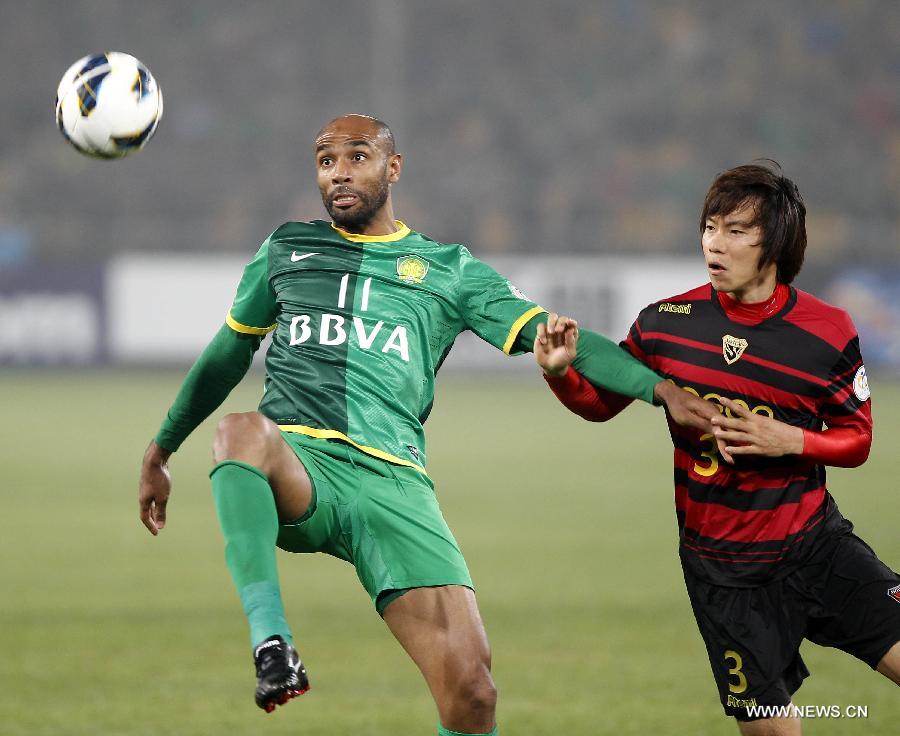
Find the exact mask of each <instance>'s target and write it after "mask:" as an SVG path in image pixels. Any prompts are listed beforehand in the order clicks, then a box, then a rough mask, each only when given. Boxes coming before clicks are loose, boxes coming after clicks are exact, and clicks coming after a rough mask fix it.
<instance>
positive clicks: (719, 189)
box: [700, 160, 806, 285]
mask: <svg viewBox="0 0 900 736" xmlns="http://www.w3.org/2000/svg"><path fill="white" fill-rule="evenodd" d="M734 215H740V217H737V218H733V220H734V221H736V222H738V223H739V224H740V225H746V226H747V227H748V228H752V229H754V232H758V234H759V242H758V245H759V256H758V269H759V270H760V271H763V270H765V269H766V268H767V267H769V266H770V265H774V268H775V273H776V276H777V280H778V281H779V282H780V283H783V284H789V283H791V282H792V281H793V280H794V277H795V276H796V275H797V274H798V273H799V271H800V267H801V266H802V265H803V256H804V253H805V252H806V206H805V205H804V204H803V198H802V197H801V196H800V191H799V190H798V189H797V185H796V184H794V182H792V181H791V180H790V179H788V178H787V177H786V176H784V174H783V173H782V172H781V167H780V166H779V165H778V164H777V163H776V162H775V161H769V160H765V161H764V162H761V163H755V164H747V165H745V166H737V167H735V168H733V169H729V170H728V171H724V172H722V173H721V174H719V175H718V176H717V177H716V178H715V180H714V181H713V183H712V185H711V186H710V188H709V191H708V192H707V193H706V199H705V200H704V202H703V212H702V213H701V215H700V233H701V237H702V238H706V237H707V233H708V232H709V229H710V223H711V222H713V221H719V222H720V224H721V223H723V222H724V221H725V220H726V219H727V218H728V217H730V216H734ZM707 260H709V257H708V255H707ZM713 285H715V283H714V284H713Z"/></svg>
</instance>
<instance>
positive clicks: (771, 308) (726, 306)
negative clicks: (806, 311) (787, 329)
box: [716, 282, 791, 325]
mask: <svg viewBox="0 0 900 736" xmlns="http://www.w3.org/2000/svg"><path fill="white" fill-rule="evenodd" d="M790 295H791V289H790V287H789V286H788V285H787V284H782V283H780V282H779V283H778V284H777V285H776V286H775V291H774V292H772V296H770V297H769V298H768V299H766V300H764V301H761V302H754V303H753V304H747V303H744V302H739V301H737V300H736V299H734V298H733V297H731V296H730V295H728V294H726V293H724V292H721V291H717V292H716V296H717V297H718V301H719V304H720V305H721V306H722V309H723V310H724V311H725V314H726V315H728V317H729V318H730V319H732V320H734V321H735V322H739V323H740V324H743V325H758V324H759V323H760V322H763V321H765V320H767V319H769V317H772V316H774V315H776V314H778V312H780V311H781V310H782V309H783V308H784V306H785V304H787V302H788V299H789V298H790Z"/></svg>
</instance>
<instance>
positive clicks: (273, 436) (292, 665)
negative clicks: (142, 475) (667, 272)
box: [210, 412, 312, 711]
mask: <svg viewBox="0 0 900 736" xmlns="http://www.w3.org/2000/svg"><path fill="white" fill-rule="evenodd" d="M213 457H214V460H215V463H216V464H215V467H214V468H213V470H212V472H211V473H210V479H211V480H212V487H213V498H214V501H215V506H216V513H217V515H218V518H219V525H220V526H221V528H222V535H223V537H224V540H225V560H226V563H227V565H228V570H229V572H230V573H231V577H232V579H233V580H234V584H235V587H236V588H237V591H238V595H239V596H240V599H241V605H242V606H243V609H244V613H245V614H246V616H247V620H248V623H249V625H250V641H251V646H253V647H254V660H255V663H256V670H257V678H258V683H257V690H256V702H257V705H259V706H260V707H261V708H264V709H265V710H266V711H271V710H272V709H273V708H274V707H275V704H278V703H284V702H287V700H288V699H290V698H291V697H293V696H294V695H298V694H300V693H301V692H305V690H306V689H308V684H307V682H306V675H305V671H304V670H303V666H302V664H301V663H300V658H299V656H297V653H296V650H294V648H293V638H292V636H291V631H290V628H289V627H288V624H287V621H286V619H285V615H284V605H283V603H282V600H281V588H280V585H279V581H278V569H277V565H276V558H275V543H276V539H277V537H278V530H279V519H284V520H290V519H296V518H297V517H300V516H302V515H303V514H304V513H305V512H306V510H307V508H308V507H309V505H310V502H311V499H312V487H311V484H310V481H309V477H308V475H307V473H306V471H305V469H304V468H303V465H302V464H301V463H300V461H299V459H298V458H297V456H296V455H295V454H294V453H293V452H292V451H291V450H290V448H289V447H288V446H287V444H286V443H285V442H284V440H283V439H282V437H281V432H280V431H279V430H278V427H277V426H276V425H275V424H274V423H273V422H272V421H271V420H269V419H267V418H266V417H264V416H263V415H262V414H259V413H257V412H248V413H245V414H229V415H228V416H226V417H225V418H224V419H222V421H221V422H220V423H219V426H218V429H217V431H216V437H215V443H214V446H213Z"/></svg>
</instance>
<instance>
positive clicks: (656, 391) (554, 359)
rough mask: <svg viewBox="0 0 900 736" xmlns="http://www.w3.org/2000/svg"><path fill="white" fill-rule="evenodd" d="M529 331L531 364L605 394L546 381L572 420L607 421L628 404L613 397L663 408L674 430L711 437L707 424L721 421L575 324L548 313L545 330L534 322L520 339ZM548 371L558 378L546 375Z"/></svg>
mask: <svg viewBox="0 0 900 736" xmlns="http://www.w3.org/2000/svg"><path fill="white" fill-rule="evenodd" d="M535 323H536V324H535ZM532 324H534V327H533V328H532ZM529 329H533V330H534V335H535V338H534V347H533V350H534V352H535V359H536V360H537V362H538V364H539V365H540V366H541V367H542V368H544V369H545V372H546V373H548V374H549V375H560V376H564V375H566V370H567V369H568V367H569V365H571V366H572V367H574V368H575V369H576V370H577V371H578V373H579V374H581V375H583V376H584V377H585V378H586V379H587V380H588V381H589V382H590V384H592V385H594V386H598V387H600V389H606V391H604V393H603V395H602V396H601V395H600V393H599V390H594V391H587V392H586V391H584V390H583V389H584V388H585V385H584V382H583V381H581V382H579V385H578V386H577V387H576V386H574V385H573V386H562V385H556V386H554V385H553V382H552V381H548V382H550V383H551V389H553V390H554V393H556V394H557V396H558V397H559V398H560V400H561V401H563V403H564V404H565V405H566V406H567V407H569V408H570V409H571V410H572V411H574V412H575V413H576V414H579V415H581V416H583V417H585V418H586V419H590V420H592V421H605V420H607V419H610V418H611V417H613V416H615V415H616V414H618V413H619V412H620V411H622V409H624V408H625V407H626V406H628V403H629V402H628V401H627V400H619V399H618V398H616V397H614V396H612V394H615V395H618V396H621V397H625V398H626V399H642V400H643V401H647V402H651V403H654V404H662V405H664V406H665V407H666V409H667V410H668V412H669V416H671V417H672V420H673V421H674V422H676V423H677V424H681V425H684V426H687V427H693V428H695V429H698V430H700V431H702V432H704V433H705V432H712V424H711V420H712V418H713V417H715V416H718V415H719V408H718V407H717V406H716V405H715V404H713V403H712V402H710V401H704V400H703V399H700V398H698V397H696V396H694V395H693V394H690V393H688V392H687V391H683V390H682V389H680V388H678V387H677V386H676V385H675V384H673V383H671V382H670V381H665V380H663V379H662V378H661V377H660V376H659V375H657V374H656V373H655V372H654V371H652V370H650V368H648V367H647V366H645V365H644V364H643V363H642V362H640V361H639V360H638V359H637V358H635V357H634V356H632V355H631V354H630V353H628V352H627V351H626V350H624V349H622V348H620V347H619V346H618V345H616V344H615V343H614V342H612V340H609V339H608V338H606V337H604V336H603V335H600V334H598V333H596V332H591V331H590V330H585V331H583V332H580V333H579V332H578V325H577V323H576V322H575V321H574V320H571V319H569V318H567V317H562V318H559V317H557V316H556V315H555V314H552V313H551V314H550V315H548V317H547V323H546V325H544V324H543V323H542V321H541V322H538V321H537V318H536V319H535V320H532V322H531V323H529V324H528V325H526V328H525V329H523V330H522V333H523V337H526V336H527V334H528V330H529ZM573 337H574V342H573ZM547 366H549V367H550V369H551V370H552V371H556V372H557V373H555V374H554V373H550V371H547V369H546V367H547ZM561 393H562V394H565V395H566V398H563V396H561V395H560V394H561ZM576 394H577V395H578V397H577V401H576ZM575 404H577V405H578V406H576V405H575ZM588 404H590V406H588ZM723 448H724V443H721V444H720V450H721V449H723ZM725 459H726V460H727V461H728V462H731V457H730V456H729V455H727V454H726V455H725Z"/></svg>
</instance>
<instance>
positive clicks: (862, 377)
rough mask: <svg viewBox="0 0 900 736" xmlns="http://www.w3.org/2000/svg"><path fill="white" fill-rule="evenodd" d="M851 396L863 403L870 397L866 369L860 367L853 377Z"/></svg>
mask: <svg viewBox="0 0 900 736" xmlns="http://www.w3.org/2000/svg"><path fill="white" fill-rule="evenodd" d="M853 395H854V396H856V398H857V399H859V400H860V401H865V400H866V399H868V398H869V396H871V395H872V392H871V391H869V379H868V378H867V377H866V367H865V366H864V365H861V366H860V367H859V370H858V371H856V375H855V376H853Z"/></svg>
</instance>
